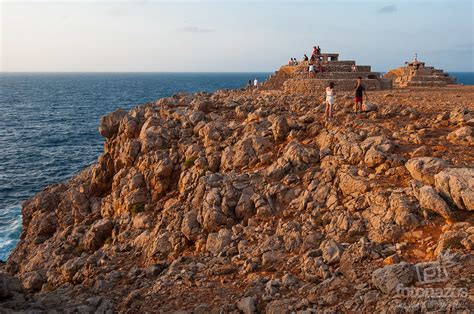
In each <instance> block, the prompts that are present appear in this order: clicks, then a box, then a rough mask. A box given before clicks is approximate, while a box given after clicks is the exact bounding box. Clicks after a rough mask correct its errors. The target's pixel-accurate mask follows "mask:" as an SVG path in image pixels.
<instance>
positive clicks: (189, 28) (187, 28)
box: [178, 26, 214, 34]
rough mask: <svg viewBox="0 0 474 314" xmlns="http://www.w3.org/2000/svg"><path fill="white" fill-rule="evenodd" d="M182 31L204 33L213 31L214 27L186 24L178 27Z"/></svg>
mask: <svg viewBox="0 0 474 314" xmlns="http://www.w3.org/2000/svg"><path fill="white" fill-rule="evenodd" d="M178 30H179V31H181V32H185V33H193V34H202V33H210V32H213V31H214V30H213V29H210V28H203V27H197V26H185V27H181V28H179V29H178Z"/></svg>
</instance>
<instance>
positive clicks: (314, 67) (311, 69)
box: [308, 59, 324, 77]
mask: <svg viewBox="0 0 474 314" xmlns="http://www.w3.org/2000/svg"><path fill="white" fill-rule="evenodd" d="M323 71H324V68H323V65H322V63H321V61H320V60H319V59H316V60H315V61H314V62H313V61H310V62H309V66H308V74H309V77H316V73H322V72H323Z"/></svg>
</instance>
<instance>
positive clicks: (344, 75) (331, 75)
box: [294, 72, 380, 81]
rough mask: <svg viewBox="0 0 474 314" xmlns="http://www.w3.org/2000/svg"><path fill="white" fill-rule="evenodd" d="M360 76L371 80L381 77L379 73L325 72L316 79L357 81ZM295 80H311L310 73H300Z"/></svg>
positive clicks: (317, 74)
mask: <svg viewBox="0 0 474 314" xmlns="http://www.w3.org/2000/svg"><path fill="white" fill-rule="evenodd" d="M359 76H361V77H362V78H363V79H366V78H371V79H375V78H378V77H380V74H379V73H377V72H323V73H320V72H318V73H316V79H333V80H334V79H350V80H354V81H355V80H356V79H357V78H358V77H359ZM294 78H303V79H304V78H310V77H309V73H308V72H304V73H298V74H297V75H296V76H294Z"/></svg>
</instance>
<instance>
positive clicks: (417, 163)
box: [405, 157, 448, 185]
mask: <svg viewBox="0 0 474 314" xmlns="http://www.w3.org/2000/svg"><path fill="white" fill-rule="evenodd" d="M405 167H406V168H407V170H408V171H409V172H410V174H411V176H412V177H413V179H415V180H418V181H421V182H423V183H425V184H428V185H434V183H435V182H434V176H435V174H437V173H438V172H440V171H442V170H443V169H445V168H447V167H448V164H447V162H446V161H444V160H442V159H439V158H435V157H416V158H412V159H410V160H408V161H407V163H406V164H405Z"/></svg>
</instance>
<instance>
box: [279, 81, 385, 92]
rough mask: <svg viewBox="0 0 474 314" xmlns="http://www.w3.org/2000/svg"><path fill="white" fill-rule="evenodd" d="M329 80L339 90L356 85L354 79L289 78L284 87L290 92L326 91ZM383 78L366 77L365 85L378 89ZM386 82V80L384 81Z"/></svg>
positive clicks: (349, 89) (345, 89)
mask: <svg viewBox="0 0 474 314" xmlns="http://www.w3.org/2000/svg"><path fill="white" fill-rule="evenodd" d="M329 82H334V84H335V90H336V93H337V91H352V90H353V89H354V86H355V82H354V80H352V79H335V80H334V79H314V78H307V79H294V78H292V79H289V80H287V81H286V82H285V83H284V84H283V89H284V91H285V92H288V93H301V94H317V93H324V90H325V89H326V87H327V86H328V85H329ZM382 82H383V81H381V80H377V79H365V80H364V85H365V87H366V88H367V90H378V89H380V87H381V85H382ZM384 84H385V82H384Z"/></svg>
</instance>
